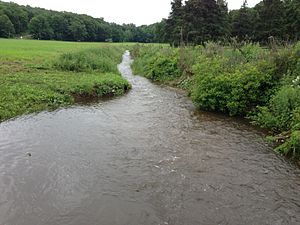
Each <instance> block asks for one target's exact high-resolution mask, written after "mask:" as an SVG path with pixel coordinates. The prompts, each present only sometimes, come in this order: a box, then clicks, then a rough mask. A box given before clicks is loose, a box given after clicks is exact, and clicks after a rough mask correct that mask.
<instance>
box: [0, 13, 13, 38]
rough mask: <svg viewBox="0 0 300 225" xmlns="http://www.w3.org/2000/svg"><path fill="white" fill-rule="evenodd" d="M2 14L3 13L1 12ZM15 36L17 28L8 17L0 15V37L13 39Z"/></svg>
mask: <svg viewBox="0 0 300 225" xmlns="http://www.w3.org/2000/svg"><path fill="white" fill-rule="evenodd" d="M0 13H1V12H0ZM14 34H15V28H14V25H13V24H12V22H11V21H10V19H9V18H8V16H6V15H5V14H4V15H0V37H5V38H9V37H13V36H14Z"/></svg>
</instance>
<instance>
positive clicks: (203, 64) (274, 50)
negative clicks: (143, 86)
mask: <svg viewBox="0 0 300 225" xmlns="http://www.w3.org/2000/svg"><path fill="white" fill-rule="evenodd" d="M133 56H134V58H135V61H134V64H133V69H134V72H135V73H136V74H143V75H145V76H146V77H148V78H150V79H152V80H153V81H158V82H162V83H165V84H169V85H174V86H177V87H180V88H183V89H185V90H187V91H188V92H189V94H190V96H191V98H192V100H193V101H194V103H195V104H196V105H197V106H198V107H199V108H200V109H202V110H207V111H216V112H222V113H225V114H229V115H231V116H242V117H247V118H249V119H250V120H251V121H252V122H253V123H255V124H257V125H259V126H261V127H264V128H267V129H269V130H270V139H271V140H272V141H275V142H276V143H277V144H278V147H277V148H276V151H277V152H279V153H282V154H284V155H287V156H290V157H292V158H295V159H299V158H300V43H298V44H297V45H295V46H286V47H285V48H282V47H280V48H279V47H277V46H272V47H271V48H270V49H266V48H262V47H260V46H259V45H255V44H247V45H243V46H226V47H224V46H220V45H218V44H214V43H209V44H207V45H206V46H205V47H202V46H198V47H189V48H182V49H179V48H171V47H168V46H153V45H143V46H141V45H137V46H136V47H135V48H134V50H133Z"/></svg>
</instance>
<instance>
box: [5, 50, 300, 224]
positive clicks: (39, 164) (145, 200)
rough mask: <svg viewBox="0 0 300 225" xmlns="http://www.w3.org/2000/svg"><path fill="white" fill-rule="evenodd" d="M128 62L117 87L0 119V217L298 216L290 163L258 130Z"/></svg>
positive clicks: (39, 220)
mask: <svg viewBox="0 0 300 225" xmlns="http://www.w3.org/2000/svg"><path fill="white" fill-rule="evenodd" d="M130 64H131V58H130V55H129V52H126V53H125V54H124V56H123V62H122V63H121V64H120V65H119V70H120V72H121V73H122V75H123V76H124V77H125V78H126V79H128V80H129V81H130V82H131V84H132V86H133V89H132V90H131V91H130V92H129V93H128V94H127V95H125V96H123V97H120V98H116V99H112V100H110V101H104V102H99V103H94V104H89V105H84V106H80V105H78V106H74V107H71V108H66V109H59V110H57V111H54V112H43V113H39V114H36V115H30V116H24V117H20V118H17V119H14V120H11V121H7V122H4V123H1V124H0V225H226V224H228V225H248V224H251V225H287V224H294V225H299V224H300V170H299V169H297V168H296V166H294V165H293V164H291V163H289V162H288V161H286V160H285V159H284V158H282V157H280V156H278V155H276V154H275V153H273V151H272V149H271V148H270V147H269V146H268V145H267V144H266V143H265V141H264V139H263V135H262V133H261V132H260V131H258V130H256V129H255V128H253V127H250V126H249V125H247V124H246V123H243V122H241V121H238V120H236V119H232V118H228V117H223V116H217V115H213V114H209V113H202V112H197V111H196V109H195V108H194V106H193V104H192V102H191V101H190V100H189V99H188V98H187V97H186V95H185V94H184V93H181V92H180V91H178V90H174V89H171V88H166V87H161V86H157V85H155V84H152V83H151V82H149V81H148V80H147V79H145V78H143V77H140V76H133V74H132V71H131V69H130ZM29 155H31V156H29Z"/></svg>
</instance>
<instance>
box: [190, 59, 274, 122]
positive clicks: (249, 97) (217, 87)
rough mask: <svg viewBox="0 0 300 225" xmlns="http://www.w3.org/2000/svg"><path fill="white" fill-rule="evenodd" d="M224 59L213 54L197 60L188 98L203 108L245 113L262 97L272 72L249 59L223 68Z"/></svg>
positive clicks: (224, 65)
mask: <svg viewBox="0 0 300 225" xmlns="http://www.w3.org/2000/svg"><path fill="white" fill-rule="evenodd" d="M228 60H229V59H226V58H224V57H217V56H216V57H214V58H211V59H209V58H203V57H202V58H201V59H200V60H199V61H200V62H199V63H197V65H195V67H194V71H195V74H196V75H195V83H194V88H193V90H192V99H193V100H194V102H195V103H196V104H197V105H198V106H199V108H201V109H204V110H209V111H220V112H223V113H229V114H230V115H232V116H237V115H246V114H247V113H248V112H249V111H251V110H252V109H253V108H255V106H256V105H260V104H263V103H264V102H265V101H266V99H265V98H262V96H264V95H266V93H265V92H267V91H268V89H269V88H270V87H271V86H272V76H271V74H269V73H262V71H261V70H260V69H259V67H258V66H253V65H251V64H250V63H247V64H244V65H242V66H236V68H234V69H232V68H226V64H227V62H228Z"/></svg>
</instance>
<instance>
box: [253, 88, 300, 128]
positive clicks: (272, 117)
mask: <svg viewBox="0 0 300 225" xmlns="http://www.w3.org/2000/svg"><path fill="white" fill-rule="evenodd" d="M298 106H300V89H299V88H298V87H292V86H283V87H282V88H280V90H279V91H278V92H277V93H276V94H275V95H274V96H273V97H272V98H271V100H270V102H269V104H268V105H267V106H265V107H260V108H259V113H258V114H257V115H256V116H254V117H253V119H254V120H255V121H256V122H257V123H258V124H260V125H262V126H263V127H266V128H269V129H273V130H274V131H277V132H278V131H279V132H281V131H285V130H288V129H290V128H291V127H292V124H293V113H294V110H296V108H297V107H298Z"/></svg>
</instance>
